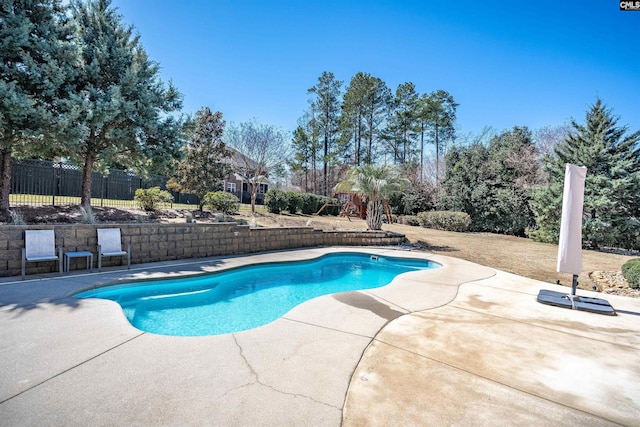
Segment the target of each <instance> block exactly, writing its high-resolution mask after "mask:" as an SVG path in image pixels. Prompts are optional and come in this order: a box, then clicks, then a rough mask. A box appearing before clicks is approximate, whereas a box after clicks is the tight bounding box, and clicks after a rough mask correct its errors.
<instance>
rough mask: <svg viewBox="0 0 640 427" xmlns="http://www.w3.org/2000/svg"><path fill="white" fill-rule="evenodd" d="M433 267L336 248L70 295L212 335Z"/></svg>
mask: <svg viewBox="0 0 640 427" xmlns="http://www.w3.org/2000/svg"><path fill="white" fill-rule="evenodd" d="M435 267H439V264H437V263H435V262H433V261H429V260H424V259H409V258H397V257H387V256H378V255H371V254H362V253H338V254H329V255H324V256H322V257H320V258H316V259H313V260H309V261H294V262H280V263H269V264H257V265H251V266H245V267H239V268H235V269H231V270H225V271H221V272H217V273H212V274H207V275H201V276H197V277H187V278H181V279H170V280H159V281H153V282H130V283H123V284H119V285H114V286H107V287H103V288H97V289H92V290H88V291H84V292H80V293H78V294H76V295H74V296H75V297H76V298H102V299H108V300H112V301H115V302H117V303H118V304H120V306H121V307H122V310H123V312H124V314H125V316H126V317H127V319H128V320H129V322H130V323H131V324H132V325H133V326H134V327H136V328H138V329H141V330H143V331H146V332H151V333H155V334H161V335H173V336H202V335H218V334H225V333H231V332H239V331H243V330H246V329H251V328H255V327H258V326H261V325H264V324H267V323H269V322H272V321H274V320H276V319H278V318H279V317H282V316H283V315H284V314H285V313H287V312H288V311H289V310H291V309H292V308H293V307H295V306H296V305H298V304H301V303H303V302H304V301H307V300H310V299H312V298H315V297H318V296H321V295H326V294H333V293H337V292H345V291H356V290H363V289H373V288H377V287H381V286H384V285H387V284H389V283H391V281H392V280H393V279H394V277H396V276H397V275H399V274H402V273H406V272H409V271H416V270H423V269H430V268H435Z"/></svg>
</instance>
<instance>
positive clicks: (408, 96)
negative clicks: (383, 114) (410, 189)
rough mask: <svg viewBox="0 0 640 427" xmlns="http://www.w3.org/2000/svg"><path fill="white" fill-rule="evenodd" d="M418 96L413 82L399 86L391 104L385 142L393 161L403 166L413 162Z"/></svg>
mask: <svg viewBox="0 0 640 427" xmlns="http://www.w3.org/2000/svg"><path fill="white" fill-rule="evenodd" d="M417 108H418V94H417V93H416V86H415V85H414V84H413V83H411V82H405V83H402V84H400V85H398V88H397V89H396V92H395V96H394V97H393V101H392V103H391V113H390V117H389V121H388V126H387V129H386V130H385V140H386V141H387V143H388V147H389V149H390V151H391V154H392V155H393V161H394V162H395V163H396V164H398V165H402V164H405V163H408V162H410V161H412V160H413V156H414V154H415V147H414V144H415V141H416V135H417V131H418V129H417V126H416V125H417V121H416V118H417V115H418V114H417Z"/></svg>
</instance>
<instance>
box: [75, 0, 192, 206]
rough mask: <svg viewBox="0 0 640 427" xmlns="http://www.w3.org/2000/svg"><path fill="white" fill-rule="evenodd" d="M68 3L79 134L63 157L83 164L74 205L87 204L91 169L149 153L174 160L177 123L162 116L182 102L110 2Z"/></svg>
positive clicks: (139, 164) (139, 159)
mask: <svg viewBox="0 0 640 427" xmlns="http://www.w3.org/2000/svg"><path fill="white" fill-rule="evenodd" d="M74 5H75V14H74V17H75V19H76V22H77V26H78V33H77V36H76V39H77V43H78V47H79V49H80V58H79V65H78V72H77V74H76V76H75V79H74V80H73V82H72V85H73V91H74V99H73V100H72V106H71V110H72V112H73V113H74V114H75V117H76V126H77V127H78V128H79V129H81V130H82V135H81V136H80V137H79V138H77V139H76V140H75V141H70V142H71V143H69V144H67V148H68V151H67V153H65V154H66V155H67V156H69V157H70V158H71V159H72V161H74V162H75V163H77V164H79V165H82V169H83V176H82V190H81V204H82V205H83V206H89V205H90V203H91V173H92V171H93V170H94V169H95V168H97V167H100V166H102V167H105V166H106V165H109V164H111V163H113V162H117V163H119V164H121V165H126V166H129V167H133V168H139V169H140V168H143V167H144V165H145V162H146V159H147V158H149V157H150V156H173V155H176V156H177V153H178V150H179V148H180V147H181V146H182V138H181V131H182V124H181V123H180V121H179V120H176V119H175V118H174V117H173V116H171V115H170V114H169V113H171V112H174V111H177V110H179V109H180V108H181V103H182V100H181V95H180V94H179V93H178V91H177V90H176V89H175V88H174V87H173V85H171V84H169V85H165V84H164V83H163V82H162V81H161V80H160V78H159V76H158V75H159V66H158V64H157V63H155V62H153V61H151V60H150V59H149V58H148V56H147V54H146V52H145V50H144V48H143V47H142V45H141V43H140V39H139V36H137V35H134V33H133V28H132V27H128V26H125V25H124V24H123V23H122V17H121V16H120V15H119V14H118V13H117V11H116V10H115V9H114V8H112V7H111V2H110V0H92V1H88V2H77V3H74Z"/></svg>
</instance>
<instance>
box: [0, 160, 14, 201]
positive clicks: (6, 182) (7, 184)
mask: <svg viewBox="0 0 640 427" xmlns="http://www.w3.org/2000/svg"><path fill="white" fill-rule="evenodd" d="M11 159H12V156H11V151H10V150H2V159H0V161H1V162H2V163H1V165H0V168H1V169H2V170H1V171H0V176H1V177H2V189H1V190H0V211H3V212H7V211H8V210H9V195H10V194H11Z"/></svg>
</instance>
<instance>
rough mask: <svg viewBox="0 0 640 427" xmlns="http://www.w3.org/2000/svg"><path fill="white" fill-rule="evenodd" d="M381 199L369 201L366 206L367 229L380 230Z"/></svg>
mask: <svg viewBox="0 0 640 427" xmlns="http://www.w3.org/2000/svg"><path fill="white" fill-rule="evenodd" d="M382 208H383V206H382V199H375V200H369V203H368V204H367V228H368V229H369V230H382Z"/></svg>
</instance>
